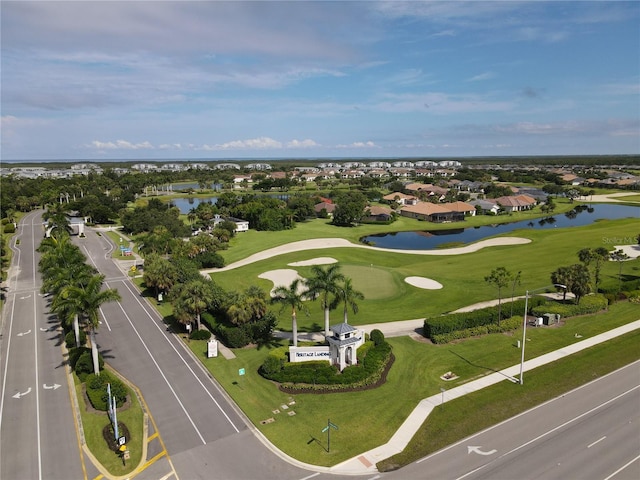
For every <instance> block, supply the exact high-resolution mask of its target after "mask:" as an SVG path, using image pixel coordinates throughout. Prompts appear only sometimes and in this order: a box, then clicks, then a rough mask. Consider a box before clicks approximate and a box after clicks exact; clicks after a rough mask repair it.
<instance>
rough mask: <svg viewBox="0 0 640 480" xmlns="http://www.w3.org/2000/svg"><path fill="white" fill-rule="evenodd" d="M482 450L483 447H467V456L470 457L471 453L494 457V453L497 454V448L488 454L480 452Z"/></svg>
mask: <svg viewBox="0 0 640 480" xmlns="http://www.w3.org/2000/svg"><path fill="white" fill-rule="evenodd" d="M481 448H482V447H480V446H475V445H469V446H467V455H469V454H470V453H471V452H473V453H477V454H478V455H493V454H494V453H496V452H497V450H496V449H495V448H494V449H493V450H489V451H488V452H485V451H483V450H480V449H481Z"/></svg>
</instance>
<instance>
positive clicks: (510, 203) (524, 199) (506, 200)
mask: <svg viewBox="0 0 640 480" xmlns="http://www.w3.org/2000/svg"><path fill="white" fill-rule="evenodd" d="M495 201H496V203H497V204H498V205H500V207H502V209H503V210H504V211H506V212H521V211H523V210H531V209H532V208H533V207H535V206H536V203H537V202H536V199H535V198H533V197H530V196H529V195H509V196H506V197H498V198H496V199H495Z"/></svg>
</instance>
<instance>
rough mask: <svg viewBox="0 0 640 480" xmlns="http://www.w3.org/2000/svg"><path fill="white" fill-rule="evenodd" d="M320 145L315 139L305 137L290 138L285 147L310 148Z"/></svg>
mask: <svg viewBox="0 0 640 480" xmlns="http://www.w3.org/2000/svg"><path fill="white" fill-rule="evenodd" d="M319 146H320V145H319V144H318V143H316V142H315V141H313V140H311V139H310V138H307V139H305V140H291V141H290V142H288V143H287V148H312V147H319Z"/></svg>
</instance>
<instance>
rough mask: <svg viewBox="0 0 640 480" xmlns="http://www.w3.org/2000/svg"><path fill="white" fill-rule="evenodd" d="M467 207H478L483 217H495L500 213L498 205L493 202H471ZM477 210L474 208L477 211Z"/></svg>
mask: <svg viewBox="0 0 640 480" xmlns="http://www.w3.org/2000/svg"><path fill="white" fill-rule="evenodd" d="M469 205H473V206H474V207H479V209H480V212H482V213H483V214H484V215H497V214H498V213H499V212H500V205H498V204H497V203H496V202H495V201H494V200H471V201H470V202H469ZM477 209H478V208H476V210H477Z"/></svg>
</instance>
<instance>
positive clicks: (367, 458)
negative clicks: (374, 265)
mask: <svg viewBox="0 0 640 480" xmlns="http://www.w3.org/2000/svg"><path fill="white" fill-rule="evenodd" d="M409 322H411V320H410V321H409ZM639 328H640V320H636V321H635V322H632V323H628V324H627V325H623V326H621V327H618V328H614V329H613V330H609V331H608V332H604V333H601V334H599V335H595V336H593V337H591V338H587V339H585V340H582V341H579V342H576V343H574V344H571V345H567V346H566V347H563V348H561V349H558V350H555V351H553V352H549V353H547V354H545V355H541V356H540V357H536V358H533V359H531V360H527V361H526V362H524V371H529V370H533V369H534V368H537V367H540V366H542V365H547V364H549V363H551V362H555V361H556V360H559V359H561V358H564V357H566V356H568V355H572V354H574V353H576V352H579V351H581V350H584V349H586V348H589V347H592V346H594V345H597V344H599V343H602V342H606V341H607V340H611V339H613V338H616V337H618V336H620V335H624V334H626V333H629V332H632V331H634V330H637V329H639ZM519 373H520V364H517V365H514V366H511V367H508V368H505V369H504V370H501V371H499V372H496V373H492V374H490V375H487V376H485V377H482V378H479V379H477V380H473V381H471V382H468V383H465V384H463V385H460V386H458V387H455V388H452V389H451V390H447V391H446V392H445V394H444V401H445V403H446V402H448V401H451V400H454V399H456V398H458V397H461V396H463V395H467V394H469V393H472V392H476V391H478V390H481V389H483V388H485V387H489V386H491V385H494V384H496V383H498V382H502V381H504V380H509V381H512V382H517V380H516V379H515V376H516V375H518V374H519ZM441 404H442V394H440V393H438V394H436V395H432V396H430V397H428V398H425V399H423V400H421V401H420V403H418V405H417V406H416V407H415V408H414V410H413V411H412V412H411V414H410V415H409V416H408V417H407V419H406V420H405V421H404V423H403V424H402V425H401V426H400V428H399V429H398V430H397V431H396V433H395V434H394V435H393V436H392V437H391V439H390V440H389V441H388V442H387V443H385V444H384V445H381V446H379V447H377V448H374V449H373V450H369V451H368V452H365V453H363V454H361V455H358V456H357V457H354V458H352V459H350V460H347V461H345V462H343V463H340V464H338V465H335V466H334V467H331V468H329V469H328V471H329V472H331V473H335V474H342V475H363V474H375V473H377V471H378V470H377V468H376V463H378V462H380V461H382V460H384V459H386V458H389V457H391V456H393V455H395V454H397V453H400V452H401V451H403V450H404V449H405V447H406V446H407V444H408V443H409V441H410V440H411V439H412V438H413V436H414V435H415V433H416V432H417V431H418V429H419V428H420V427H421V426H422V424H423V423H424V421H425V420H426V419H427V417H428V416H429V414H430V413H431V411H432V410H433V409H434V407H436V406H438V405H441Z"/></svg>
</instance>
